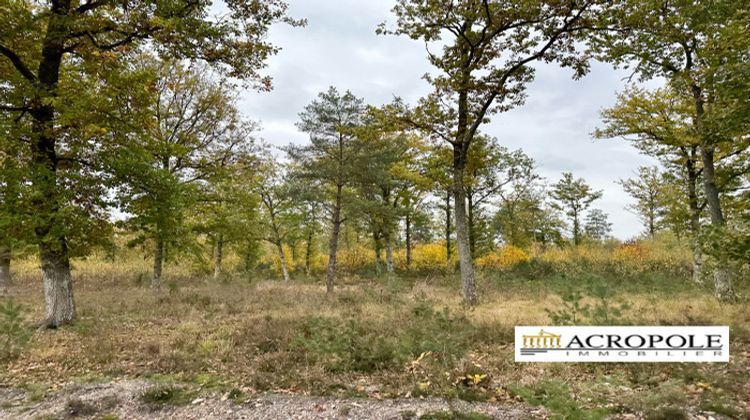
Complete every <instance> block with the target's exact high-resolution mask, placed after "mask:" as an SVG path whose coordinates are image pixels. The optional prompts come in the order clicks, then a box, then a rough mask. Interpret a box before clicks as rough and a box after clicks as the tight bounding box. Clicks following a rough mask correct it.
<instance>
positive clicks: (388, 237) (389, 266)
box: [383, 231, 393, 274]
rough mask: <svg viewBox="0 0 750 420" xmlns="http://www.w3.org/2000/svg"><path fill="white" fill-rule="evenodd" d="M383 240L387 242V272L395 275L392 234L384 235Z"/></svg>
mask: <svg viewBox="0 0 750 420" xmlns="http://www.w3.org/2000/svg"><path fill="white" fill-rule="evenodd" d="M383 240H384V242H385V272H386V273H388V274H393V247H392V245H391V234H390V232H387V231H386V232H384V233H383Z"/></svg>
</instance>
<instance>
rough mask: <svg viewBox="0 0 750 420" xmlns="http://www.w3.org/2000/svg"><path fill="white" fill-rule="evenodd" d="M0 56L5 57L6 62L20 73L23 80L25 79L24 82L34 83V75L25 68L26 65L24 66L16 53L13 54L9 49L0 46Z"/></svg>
mask: <svg viewBox="0 0 750 420" xmlns="http://www.w3.org/2000/svg"><path fill="white" fill-rule="evenodd" d="M0 54H2V55H4V56H5V57H7V58H8V60H10V62H11V63H13V67H15V68H16V70H18V72H19V73H21V75H22V76H23V77H24V78H26V80H28V81H30V82H36V76H35V75H34V73H32V72H31V70H29V68H28V67H26V64H24V62H23V60H21V57H19V56H18V55H16V53H15V52H13V51H12V50H11V49H10V48H8V47H6V46H5V45H2V44H0Z"/></svg>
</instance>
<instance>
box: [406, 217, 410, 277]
mask: <svg viewBox="0 0 750 420" xmlns="http://www.w3.org/2000/svg"><path fill="white" fill-rule="evenodd" d="M405 225H406V227H405V229H406V235H405V236H406V269H407V270H408V269H409V268H411V215H410V214H407V215H406V223H405Z"/></svg>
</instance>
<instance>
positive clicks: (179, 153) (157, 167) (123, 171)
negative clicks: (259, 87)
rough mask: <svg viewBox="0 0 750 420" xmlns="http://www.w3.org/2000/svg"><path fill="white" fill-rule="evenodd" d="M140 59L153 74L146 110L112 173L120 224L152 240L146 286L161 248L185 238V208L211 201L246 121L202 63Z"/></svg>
mask: <svg viewBox="0 0 750 420" xmlns="http://www.w3.org/2000/svg"><path fill="white" fill-rule="evenodd" d="M143 62H144V63H145V64H144V65H145V66H147V67H148V68H149V69H150V71H153V72H154V75H155V77H156V79H155V80H154V83H153V91H154V95H153V99H152V101H151V103H150V104H149V108H148V109H149V111H150V114H149V115H147V116H146V121H144V122H143V127H145V129H144V131H143V134H142V135H141V136H138V137H137V138H134V139H132V140H131V141H130V142H129V143H127V144H123V145H120V146H119V150H118V152H117V154H116V155H117V156H118V157H120V158H119V159H118V160H117V161H116V163H115V164H114V166H115V170H114V172H115V173H116V174H117V175H118V176H119V177H120V178H121V182H122V187H121V189H120V192H119V198H120V202H121V203H122V206H123V209H124V210H125V211H127V212H128V213H129V214H132V217H131V218H129V219H128V221H127V225H128V226H130V227H131V228H133V229H134V230H136V231H137V232H138V233H139V236H137V237H136V239H135V241H134V242H133V243H141V242H143V241H146V240H149V241H152V242H153V249H154V254H153V255H154V269H153V275H152V278H151V286H152V287H153V288H155V289H158V288H159V287H161V277H162V267H163V264H164V260H165V257H166V253H167V249H168V248H169V247H173V248H175V249H179V248H180V247H181V246H183V245H185V244H187V243H188V242H187V240H188V239H189V237H190V235H189V232H190V229H191V228H190V226H189V225H188V224H186V216H187V214H188V211H189V210H190V209H191V208H194V207H195V206H196V205H198V204H199V203H205V202H207V201H216V199H217V197H216V189H215V188H213V187H215V186H216V185H217V184H218V183H219V182H220V180H221V178H222V175H227V174H226V173H224V171H225V169H227V168H228V167H229V166H230V165H232V164H234V163H236V162H238V160H239V159H240V158H241V157H243V156H245V155H247V154H248V153H249V148H250V145H251V141H252V137H251V136H250V132H251V130H252V128H253V127H252V125H250V124H248V123H246V122H245V121H243V120H242V118H241V116H240V115H239V113H238V111H237V109H236V107H235V106H234V98H233V96H232V94H231V93H230V90H229V87H228V86H227V85H226V84H224V83H220V82H216V81H215V80H213V79H212V77H211V73H210V71H208V69H206V68H203V67H197V68H187V67H183V66H182V65H180V64H178V63H176V62H172V61H153V60H149V59H148V58H147V57H144V59H143ZM211 183H213V186H212V185H211ZM218 233H220V232H218ZM215 241H217V242H220V241H223V239H221V238H219V237H218V236H217V237H216V238H215ZM218 251H219V252H220V251H221V249H220V248H219V249H218ZM217 256H218V255H217Z"/></svg>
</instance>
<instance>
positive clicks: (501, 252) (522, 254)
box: [476, 245, 530, 270]
mask: <svg viewBox="0 0 750 420" xmlns="http://www.w3.org/2000/svg"><path fill="white" fill-rule="evenodd" d="M529 260H530V257H529V254H527V253H526V251H524V250H523V249H521V248H518V247H515V246H513V245H504V246H501V247H500V248H498V249H497V250H495V251H494V252H491V253H489V254H487V255H484V256H482V257H480V258H478V259H477V260H476V263H477V266H478V267H480V268H484V269H494V270H501V269H504V268H510V267H513V266H515V265H516V264H520V263H522V262H527V261H529Z"/></svg>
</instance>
